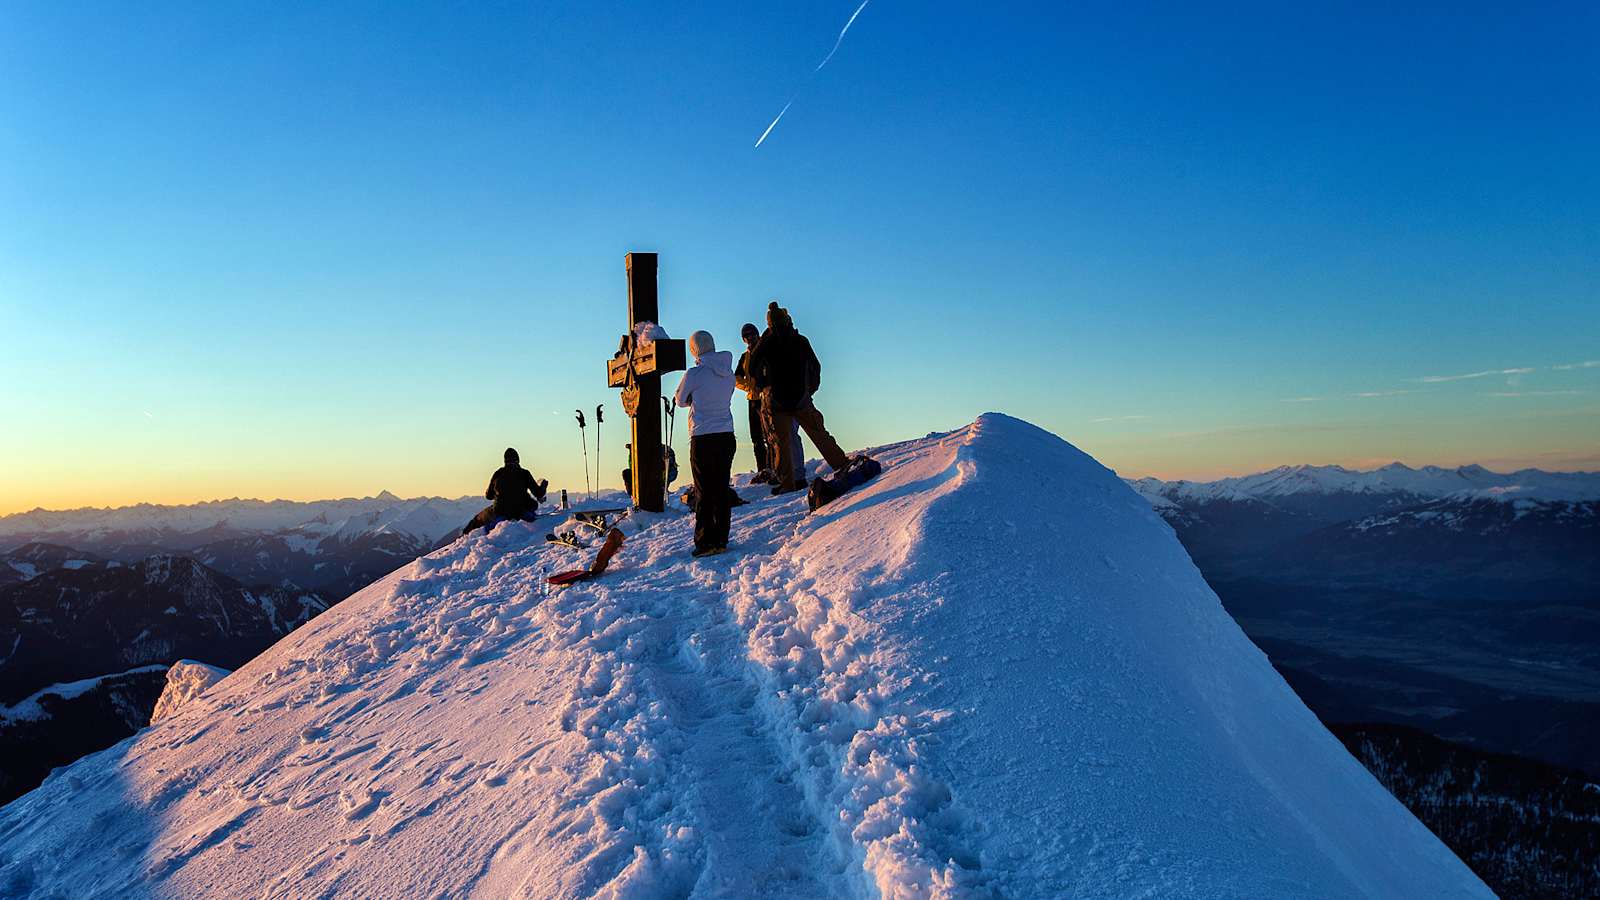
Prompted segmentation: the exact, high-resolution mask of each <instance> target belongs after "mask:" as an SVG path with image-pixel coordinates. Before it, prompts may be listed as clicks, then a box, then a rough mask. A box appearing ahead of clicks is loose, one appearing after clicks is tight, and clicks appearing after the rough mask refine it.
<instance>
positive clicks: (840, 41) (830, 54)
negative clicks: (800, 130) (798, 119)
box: [756, 0, 872, 149]
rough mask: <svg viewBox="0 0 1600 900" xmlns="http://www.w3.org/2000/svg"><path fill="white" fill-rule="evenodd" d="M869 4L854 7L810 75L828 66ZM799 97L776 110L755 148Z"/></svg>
mask: <svg viewBox="0 0 1600 900" xmlns="http://www.w3.org/2000/svg"><path fill="white" fill-rule="evenodd" d="M871 2H872V0H861V5H860V6H858V7H856V11H855V12H853V13H851V14H850V18H849V19H847V20H846V21H845V23H844V27H843V28H841V29H839V36H838V37H837V38H835V39H834V41H833V49H831V50H829V51H828V55H827V56H824V57H823V58H822V62H820V63H817V67H816V68H815V69H812V70H811V74H812V75H815V74H817V73H818V72H821V71H822V67H823V66H825V65H827V64H828V60H830V59H833V55H834V54H835V53H838V52H839V46H840V45H841V44H843V43H844V36H845V33H846V32H848V31H849V30H850V26H851V25H854V24H855V23H856V17H857V16H859V15H861V11H862V10H863V9H866V8H867V4H868V3H871ZM799 96H800V92H799V91H795V92H794V95H793V96H791V97H790V98H789V102H788V103H785V104H784V105H783V109H780V110H778V115H777V117H776V118H774V119H773V120H772V123H771V124H770V125H768V126H767V130H766V131H763V132H761V137H758V138H756V148H758V149H759V148H760V147H761V144H762V142H763V141H765V140H766V139H767V135H769V134H772V129H774V128H777V127H778V120H779V119H782V118H783V114H784V113H786V112H788V111H789V107H791V106H793V105H794V101H795V99H796V98H797V97H799Z"/></svg>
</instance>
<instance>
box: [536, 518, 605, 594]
mask: <svg viewBox="0 0 1600 900" xmlns="http://www.w3.org/2000/svg"><path fill="white" fill-rule="evenodd" d="M621 549H622V531H621V530H620V529H617V528H613V529H611V530H610V531H608V532H606V542H605V543H604V544H601V545H600V552H599V553H597V554H595V557H594V563H593V564H592V565H590V566H589V568H587V569H573V570H572V571H570V572H557V573H556V574H554V575H551V576H550V577H549V578H547V579H545V581H547V582H549V583H550V584H553V585H555V586H557V587H566V586H567V585H569V584H576V583H578V582H580V581H588V580H589V579H591V578H598V577H599V576H600V575H601V574H602V573H604V572H605V570H606V566H608V565H610V564H611V557H613V556H616V555H617V551H618V550H621Z"/></svg>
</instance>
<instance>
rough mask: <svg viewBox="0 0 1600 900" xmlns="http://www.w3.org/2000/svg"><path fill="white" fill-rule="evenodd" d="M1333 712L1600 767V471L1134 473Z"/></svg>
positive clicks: (1243, 616) (1279, 659) (1197, 556)
mask: <svg viewBox="0 0 1600 900" xmlns="http://www.w3.org/2000/svg"><path fill="white" fill-rule="evenodd" d="M1129 484H1131V485H1132V486H1133V487H1134V488H1135V490H1137V491H1138V492H1139V493H1140V494H1141V495H1143V496H1144V497H1145V498H1146V499H1147V500H1148V501H1149V502H1150V503H1151V505H1152V506H1153V507H1154V508H1155V510H1156V511H1157V512H1158V513H1159V514H1160V515H1161V516H1162V518H1164V519H1165V520H1166V521H1167V523H1168V524H1169V525H1171V526H1172V528H1173V529H1174V531H1176V532H1177V534H1178V537H1179V539H1180V540H1181V541H1182V542H1183V544H1184V547H1185V548H1186V549H1187V550H1188V551H1189V554H1190V556H1191V557H1192V558H1193V559H1194V561H1195V563H1196V564H1197V565H1198V566H1199V567H1200V570H1201V572H1202V573H1203V574H1204V575H1205V576H1206V580H1207V581H1208V582H1210V584H1211V586H1212V587H1213V588H1214V589H1215V590H1216V591H1217V594H1218V595H1219V596H1220V597H1221V598H1222V600H1223V603H1224V604H1225V605H1226V606H1227V607H1228V609H1229V611H1230V612H1231V613H1233V615H1234V617H1235V618H1236V619H1237V620H1238V621H1239V623H1240V624H1241V625H1242V626H1243V627H1244V628H1245V630H1246V631H1247V632H1248V633H1249V634H1250V636H1251V637H1252V638H1253V639H1254V640H1255V641H1256V643H1257V644H1258V645H1260V646H1261V647H1262V648H1263V649H1264V650H1266V651H1267V653H1268V655H1269V656H1271V657H1272V659H1273V662H1274V663H1275V664H1276V665H1277V666H1278V667H1279V669H1280V670H1281V671H1283V673H1284V675H1285V676H1286V677H1287V678H1288V679H1289V681H1290V683H1291V684H1293V685H1294V686H1295V687H1296V689H1297V690H1299V691H1300V692H1301V696H1302V698H1304V699H1305V700H1306V702H1307V703H1308V705H1310V706H1311V707H1312V709H1313V710H1315V711H1316V712H1317V713H1318V714H1319V715H1320V716H1322V717H1323V719H1324V720H1325V721H1363V722H1391V723H1396V724H1402V725H1409V726H1413V727H1416V728H1420V729H1423V730H1426V731H1428V732H1431V733H1433V734H1438V735H1441V736H1443V737H1447V738H1450V739H1454V740H1458V741H1464V742H1467V743H1469V744H1472V745H1475V746H1478V747H1482V748H1484V749H1489V750H1496V751H1501V752H1512V753H1518V754H1523V755H1527V756H1532V757H1534V758H1538V759H1542V760H1545V761H1548V762H1551V763H1555V764H1558V765H1564V766H1570V767H1574V768H1579V769H1583V770H1584V771H1587V772H1589V773H1591V774H1596V775H1600V749H1597V748H1600V473H1584V472H1574V473H1566V472H1544V471H1540V470H1537V469H1525V470H1522V471H1518V472H1512V473H1508V474H1502V473H1496V472H1491V471H1489V470H1488V469H1485V468H1483V467H1482V466H1462V467H1460V468H1454V469H1445V468H1439V467H1436V466H1427V467H1424V468H1420V469H1413V468H1410V467H1407V466H1403V465H1400V464H1398V463H1396V464H1393V465H1389V466H1384V467H1382V468H1379V469H1374V470H1371V471H1365V472H1362V471H1354V470H1351V469H1346V468H1342V467H1339V466H1286V467H1281V468H1278V469H1273V470H1272V471H1269V472H1261V473H1258V474H1255V475H1247V476H1243V477H1239V478H1225V479H1220V480H1218V481H1212V482H1203V483H1202V482H1192V481H1170V482H1169V481H1160V480H1158V479H1151V478H1141V479H1136V480H1130V481H1129Z"/></svg>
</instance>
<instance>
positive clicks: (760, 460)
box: [733, 322, 777, 484]
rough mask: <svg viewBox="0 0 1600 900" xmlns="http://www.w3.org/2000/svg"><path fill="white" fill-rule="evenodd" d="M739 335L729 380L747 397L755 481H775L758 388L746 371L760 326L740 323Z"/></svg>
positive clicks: (748, 370) (756, 341) (757, 339)
mask: <svg viewBox="0 0 1600 900" xmlns="http://www.w3.org/2000/svg"><path fill="white" fill-rule="evenodd" d="M739 336H740V337H741V338H743V339H744V346H745V350H744V354H743V355H741V356H740V357H739V364H738V365H737V366H734V367H733V383H734V386H735V387H737V388H738V389H739V390H741V391H744V393H745V397H746V398H747V403H746V406H747V409H748V413H749V424H750V446H751V449H752V450H754V451H755V454H756V477H755V479H754V481H755V483H756V484H765V483H769V482H771V483H776V480H777V479H775V478H773V471H774V470H775V469H776V468H777V467H776V466H775V465H774V464H773V461H772V460H771V459H770V458H768V456H767V421H766V416H765V415H764V414H763V413H762V412H761V391H760V390H759V389H757V388H756V381H755V378H754V377H752V376H751V374H750V353H751V351H753V350H755V349H756V344H758V343H760V341H761V329H759V328H757V327H756V326H755V323H753V322H746V323H744V328H742V329H740V331H739Z"/></svg>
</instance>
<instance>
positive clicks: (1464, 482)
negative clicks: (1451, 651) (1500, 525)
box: [1129, 462, 1600, 505]
mask: <svg viewBox="0 0 1600 900" xmlns="http://www.w3.org/2000/svg"><path fill="white" fill-rule="evenodd" d="M1129 484H1131V485H1132V486H1133V488H1134V489H1135V490H1137V491H1138V492H1139V493H1140V494H1142V495H1144V496H1145V497H1146V498H1148V499H1150V501H1151V502H1152V503H1154V504H1157V505H1171V503H1172V501H1174V500H1186V501H1191V502H1208V501H1219V500H1223V501H1235V502H1238V501H1248V500H1258V501H1264V502H1271V501H1272V500H1273V499H1275V498H1281V497H1288V496H1293V495H1297V494H1338V493H1354V494H1390V493H1392V494H1407V495H1411V496H1413V497H1416V498H1420V499H1426V500H1438V499H1445V498H1451V499H1456V500H1477V499H1491V500H1511V499H1528V500H1544V501H1558V502H1575V501H1583V500H1600V472H1546V471H1543V470H1541V469H1520V470H1518V471H1516V472H1511V473H1506V474H1502V473H1498V472H1491V471H1489V470H1488V469H1485V468H1484V467H1483V466H1478V465H1471V466H1460V467H1457V468H1454V469H1445V468H1440V467H1439V466H1423V467H1422V468H1420V469H1413V468H1411V467H1410V466H1406V465H1403V464H1401V463H1398V462H1396V463H1390V464H1389V465H1386V466H1383V467H1381V468H1377V469H1373V470H1371V471H1365V472H1362V471H1356V470H1354V469H1346V468H1345V467H1343V466H1279V467H1278V468H1276V469H1272V470H1271V471H1268V472H1258V473H1256V474H1254V475H1244V476H1240V477H1236V478H1222V479H1219V480H1217V481H1204V482H1196V481H1183V480H1179V481H1162V480H1161V479H1158V478H1139V479H1132V480H1130V481H1129Z"/></svg>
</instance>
